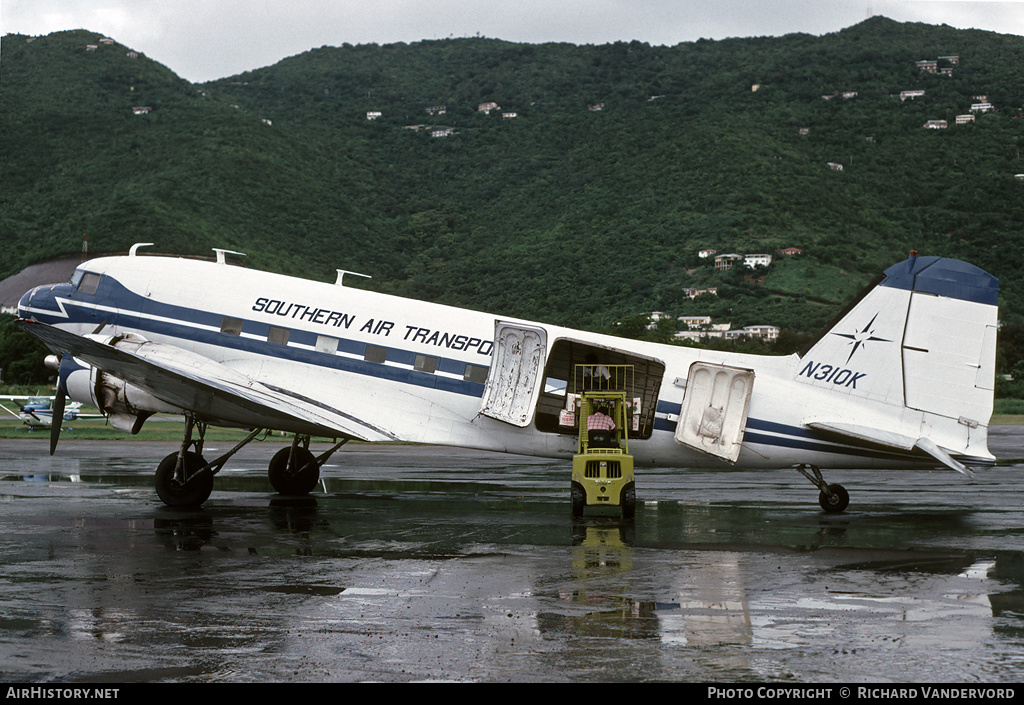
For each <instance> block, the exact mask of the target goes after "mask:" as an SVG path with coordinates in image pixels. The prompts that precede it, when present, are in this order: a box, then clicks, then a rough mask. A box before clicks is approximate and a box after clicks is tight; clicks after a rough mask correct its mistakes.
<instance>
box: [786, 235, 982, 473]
mask: <svg viewBox="0 0 1024 705" xmlns="http://www.w3.org/2000/svg"><path fill="white" fill-rule="evenodd" d="M998 296H999V284H998V280H997V279H996V278H995V277H993V276H992V275H990V274H988V273H987V272H985V271H983V270H981V269H979V268H978V267H975V266H973V265H970V264H967V263H966V262H961V261H959V260H952V259H945V258H940V257H917V256H916V255H913V254H912V255H911V257H910V258H909V259H907V260H905V261H903V262H900V263H898V264H895V265H893V266H892V267H890V268H889V269H887V270H885V272H884V273H883V275H882V276H881V277H880V279H879V280H877V281H876V282H875V283H874V284H873V285H872V286H871V287H869V288H868V289H867V290H866V291H865V293H864V294H862V295H861V297H860V298H858V299H857V300H856V301H855V302H854V303H853V304H852V305H851V306H850V307H849V308H848V309H847V310H845V311H844V312H843V313H842V314H840V316H839V317H838V318H837V319H836V321H835V322H834V324H833V325H831V326H830V327H828V328H826V329H825V330H824V331H823V332H822V333H821V334H820V335H819V337H818V338H817V339H815V341H813V342H812V343H811V344H810V345H809V346H808V347H807V348H805V349H804V350H803V351H802V352H801V353H800V361H799V363H798V365H797V379H798V380H799V381H801V382H804V383H806V384H809V385H812V386H815V387H820V388H826V389H829V390H831V391H835V392H838V393H841V394H845V395H846V396H847V400H848V401H849V403H848V404H843V403H839V404H834V405H832V408H829V409H814V410H809V414H811V416H809V418H808V419H807V425H808V426H810V427H812V428H820V429H822V430H830V431H833V432H837V433H841V434H843V435H848V436H852V437H859V438H861V439H862V440H869V441H872V442H876V443H882V444H883V445H890V446H892V447H904V446H907V445H909V446H910V447H911V448H917V449H918V450H921V451H924V452H926V453H928V454H929V455H931V456H932V457H935V458H936V459H939V460H940V461H942V462H943V463H944V464H946V465H948V466H950V467H954V468H955V469H957V470H961V472H962V471H963V470H962V469H961V468H962V466H961V467H956V464H959V463H958V461H956V460H953V458H952V456H961V457H962V458H968V459H973V458H976V459H978V460H981V461H988V462H990V461H991V459H992V456H991V454H990V453H989V452H988V449H987V445H986V444H987V427H988V423H989V419H990V417H991V415H992V406H993V398H994V387H995V384H994V383H995V357H996V328H997V323H998V321H997V311H998V309H997V303H998ZM879 403H881V404H884V405H888V406H889V407H892V408H891V409H890V410H889V411H895V412H896V413H880V412H881V411H882V409H879V407H878V404H879ZM881 423H885V424H886V428H884V429H879V428H878V426H879V425H880V424H881ZM851 429H855V430H856V433H855V432H853V431H851ZM848 431H849V432H848ZM947 457H949V458H950V460H953V463H956V464H951V463H950V462H947V461H946V459H945V458H947Z"/></svg>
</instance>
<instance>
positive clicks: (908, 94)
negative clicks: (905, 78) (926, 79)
mask: <svg viewBox="0 0 1024 705" xmlns="http://www.w3.org/2000/svg"><path fill="white" fill-rule="evenodd" d="M923 95H924V91H900V100H907V99H910V100H913V99H914V98H920V97H921V96H923Z"/></svg>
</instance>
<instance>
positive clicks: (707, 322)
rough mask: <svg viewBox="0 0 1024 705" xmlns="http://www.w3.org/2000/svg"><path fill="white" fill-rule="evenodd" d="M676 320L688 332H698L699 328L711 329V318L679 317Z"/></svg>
mask: <svg viewBox="0 0 1024 705" xmlns="http://www.w3.org/2000/svg"><path fill="white" fill-rule="evenodd" d="M676 320H678V321H679V322H680V323H682V324H683V325H684V326H686V327H687V329H689V330H699V329H701V328H705V327H707V328H710V327H711V316H680V317H679V318H678V319H676Z"/></svg>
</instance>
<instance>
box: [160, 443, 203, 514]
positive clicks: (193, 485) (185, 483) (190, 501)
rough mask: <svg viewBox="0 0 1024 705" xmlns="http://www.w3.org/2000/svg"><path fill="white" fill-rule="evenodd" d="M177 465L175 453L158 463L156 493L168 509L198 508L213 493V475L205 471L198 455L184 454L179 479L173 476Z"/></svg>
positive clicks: (201, 457) (201, 458) (201, 459)
mask: <svg viewBox="0 0 1024 705" xmlns="http://www.w3.org/2000/svg"><path fill="white" fill-rule="evenodd" d="M177 464H178V454H177V453H171V454H170V455H168V456H167V457H166V458H164V459H163V460H161V461H160V465H159V466H157V469H156V493H157V495H159V496H160V499H161V501H163V503H164V504H166V505H167V506H169V507H198V506H199V505H201V504H202V503H203V502H205V501H206V500H208V499H209V498H210V493H211V492H213V473H211V472H210V471H209V470H207V469H205V467H206V461H205V460H203V456H201V455H199V454H198V453H193V452H187V453H185V457H184V459H183V467H182V477H181V478H176V477H175V476H174V469H175V467H176V466H177Z"/></svg>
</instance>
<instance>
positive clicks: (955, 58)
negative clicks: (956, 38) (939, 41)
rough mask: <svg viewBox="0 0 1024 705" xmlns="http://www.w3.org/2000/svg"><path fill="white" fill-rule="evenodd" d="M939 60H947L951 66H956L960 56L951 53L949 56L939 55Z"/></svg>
mask: <svg viewBox="0 0 1024 705" xmlns="http://www.w3.org/2000/svg"><path fill="white" fill-rule="evenodd" d="M939 61H948V62H949V63H950V64H952V65H953V66H957V65H958V64H959V63H960V56H959V55H957V54H952V55H950V56H940V57H939Z"/></svg>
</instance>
